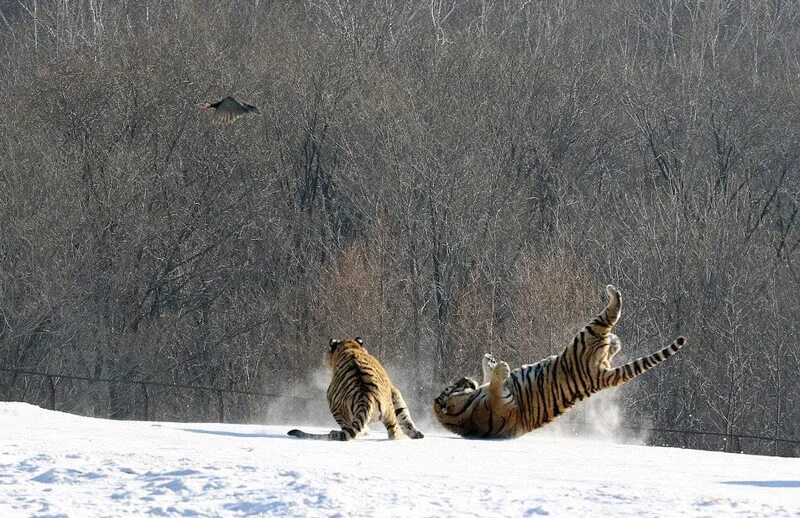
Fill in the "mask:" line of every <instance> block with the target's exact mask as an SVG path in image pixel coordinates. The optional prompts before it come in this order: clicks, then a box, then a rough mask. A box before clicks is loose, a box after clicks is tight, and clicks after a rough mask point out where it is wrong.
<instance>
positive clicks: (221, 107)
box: [200, 96, 261, 124]
mask: <svg viewBox="0 0 800 518" xmlns="http://www.w3.org/2000/svg"><path fill="white" fill-rule="evenodd" d="M211 109H213V110H214V120H216V121H217V122H220V123H222V124H230V123H231V122H233V121H235V120H236V119H238V118H239V117H241V116H242V115H247V114H248V113H255V114H256V115H260V114H261V110H260V109H259V108H258V107H257V106H253V105H252V104H247V103H240V102H239V101H237V100H236V99H234V98H233V97H230V96H228V97H224V98H222V99H220V100H219V101H217V102H215V103H203V104H201V105H200V110H201V111H204V112H207V111H208V110H211Z"/></svg>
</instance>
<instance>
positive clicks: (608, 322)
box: [585, 284, 622, 336]
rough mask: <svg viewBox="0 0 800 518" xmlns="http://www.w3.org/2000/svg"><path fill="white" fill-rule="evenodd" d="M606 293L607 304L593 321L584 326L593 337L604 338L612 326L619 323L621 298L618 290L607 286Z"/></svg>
mask: <svg viewBox="0 0 800 518" xmlns="http://www.w3.org/2000/svg"><path fill="white" fill-rule="evenodd" d="M606 293H607V294H608V304H606V307H605V309H603V311H602V313H600V314H599V315H597V316H596V317H594V319H593V320H592V321H591V322H589V323H588V324H587V325H586V328H585V329H586V330H587V331H589V334H591V335H593V336H605V335H607V334H608V333H609V332H611V329H612V328H613V327H614V325H615V324H616V323H617V321H619V315H620V312H621V306H622V296H621V295H620V293H619V290H618V289H617V288H615V287H614V286H612V285H611V284H609V285H608V286H606Z"/></svg>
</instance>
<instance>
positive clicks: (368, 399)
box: [288, 338, 424, 441]
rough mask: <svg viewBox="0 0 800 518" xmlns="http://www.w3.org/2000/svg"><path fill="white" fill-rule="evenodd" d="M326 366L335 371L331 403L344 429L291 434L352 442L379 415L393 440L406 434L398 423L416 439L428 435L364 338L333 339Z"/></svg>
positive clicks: (330, 395) (329, 395) (337, 419)
mask: <svg viewBox="0 0 800 518" xmlns="http://www.w3.org/2000/svg"><path fill="white" fill-rule="evenodd" d="M325 366H326V367H327V368H328V369H329V370H330V371H331V373H332V377H331V384H330V385H329V386H328V405H329V406H330V409H331V413H332V414H333V418H334V419H336V422H337V423H338V424H339V426H341V427H342V429H341V430H331V431H330V432H329V433H327V434H311V433H306V432H303V431H302V430H291V431H289V432H288V433H289V435H292V436H294V437H298V438H300V439H318V440H323V441H350V440H352V439H355V438H356V436H357V435H359V434H361V433H362V432H363V431H364V428H365V427H366V426H367V423H369V422H370V421H372V420H373V419H378V418H379V419H380V420H381V421H382V422H383V424H384V426H386V432H387V433H388V434H389V439H399V438H400V437H402V436H403V434H402V432H400V430H398V428H397V425H398V424H399V425H400V428H402V431H403V432H405V434H406V435H408V436H409V437H411V438H412V439H422V438H423V437H424V435H423V434H422V432H421V431H419V429H418V428H417V427H416V426H415V425H414V421H412V420H411V413H410V412H409V411H408V405H406V402H405V401H404V400H403V396H402V394H400V391H399V390H397V387H395V386H394V385H393V384H392V381H391V380H390V379H389V375H388V374H386V370H384V368H383V366H382V365H381V364H380V362H379V361H378V360H377V359H376V358H375V357H374V356H372V355H371V354H369V353H368V352H367V350H366V349H365V348H364V340H362V339H361V338H356V339H355V340H334V339H331V341H330V350H329V351H326V353H325ZM398 432H399V433H398Z"/></svg>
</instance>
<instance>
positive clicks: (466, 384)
mask: <svg viewBox="0 0 800 518" xmlns="http://www.w3.org/2000/svg"><path fill="white" fill-rule="evenodd" d="M479 390H480V386H479V385H478V382H476V381H475V380H474V379H472V378H461V379H459V380H458V381H456V382H455V383H451V384H450V385H448V386H447V387H446V388H445V389H444V390H443V391H442V393H441V394H439V397H437V398H436V399H435V400H434V401H433V413H434V414H435V415H436V419H437V420H438V421H439V422H440V423H441V424H442V425H443V426H444V427H445V428H447V429H448V430H450V431H451V432H453V433H458V434H463V433H464V430H465V428H468V427H469V423H470V422H471V420H472V412H471V411H468V408H469V406H470V405H471V404H472V402H473V401H474V400H475V398H476V396H477V395H478V394H479Z"/></svg>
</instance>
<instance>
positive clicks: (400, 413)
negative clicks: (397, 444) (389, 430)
mask: <svg viewBox="0 0 800 518" xmlns="http://www.w3.org/2000/svg"><path fill="white" fill-rule="evenodd" d="M392 406H393V407H394V410H393V414H394V416H395V417H396V418H397V422H398V423H399V424H400V427H401V428H402V429H403V432H405V434H406V435H408V436H409V437H411V438H412V439H422V438H423V437H425V435H424V434H423V433H422V432H421V431H420V429H419V428H417V426H416V425H415V424H414V421H413V420H412V419H411V412H409V411H408V405H407V404H406V401H405V399H403V395H402V394H401V393H400V391H399V390H397V388H395V387H392Z"/></svg>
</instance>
